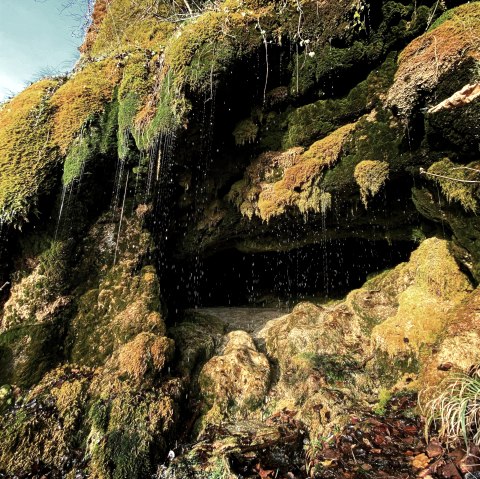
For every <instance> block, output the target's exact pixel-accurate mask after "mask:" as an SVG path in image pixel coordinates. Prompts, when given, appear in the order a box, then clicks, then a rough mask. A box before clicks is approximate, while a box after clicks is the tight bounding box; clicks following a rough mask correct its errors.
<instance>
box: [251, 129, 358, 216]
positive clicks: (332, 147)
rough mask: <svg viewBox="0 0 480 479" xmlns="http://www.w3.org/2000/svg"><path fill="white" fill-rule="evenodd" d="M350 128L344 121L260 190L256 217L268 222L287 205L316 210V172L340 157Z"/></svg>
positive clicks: (319, 206) (318, 172) (318, 191)
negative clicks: (273, 182)
mask: <svg viewBox="0 0 480 479" xmlns="http://www.w3.org/2000/svg"><path fill="white" fill-rule="evenodd" d="M354 128H355V125H354V124H347V125H345V126H342V127H341V128H339V129H338V130H335V131H334V132H333V133H332V134H330V135H329V136H327V137H326V138H323V139H321V140H319V141H317V142H315V143H314V144H313V145H312V146H311V147H310V148H309V149H308V150H307V151H306V152H305V153H303V155H302V157H301V159H300V161H299V162H298V163H296V164H294V165H292V166H291V167H290V168H287V169H286V170H285V171H284V174H283V178H282V179H281V180H280V181H278V182H276V183H275V184H274V185H273V187H271V188H268V189H264V190H263V191H262V192H261V193H260V195H259V197H258V210H259V215H260V217H261V218H262V219H264V220H267V221H268V220H269V219H270V218H271V217H272V216H278V215H280V214H282V213H284V212H285V208H286V207H287V206H297V207H298V208H299V209H300V211H302V212H305V211H306V210H309V209H313V210H315V211H320V210H321V209H322V208H321V204H320V202H321V196H322V192H321V191H320V190H318V188H317V186H318V185H317V183H318V182H319V180H320V179H321V178H320V175H321V173H322V171H323V170H325V169H327V168H329V167H331V166H332V165H333V164H334V163H335V162H336V161H337V160H338V159H339V158H340V155H341V152H342V149H343V147H344V144H345V142H346V141H347V139H348V137H349V135H350V134H351V133H352V132H353V130H354ZM317 200H318V201H317ZM317 203H318V204H317Z"/></svg>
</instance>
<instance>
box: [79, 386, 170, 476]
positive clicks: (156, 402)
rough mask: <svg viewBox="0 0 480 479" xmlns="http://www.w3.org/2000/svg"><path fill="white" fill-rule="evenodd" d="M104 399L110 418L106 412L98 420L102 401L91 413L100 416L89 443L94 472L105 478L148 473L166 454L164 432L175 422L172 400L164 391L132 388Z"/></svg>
mask: <svg viewBox="0 0 480 479" xmlns="http://www.w3.org/2000/svg"><path fill="white" fill-rule="evenodd" d="M104 401H105V403H107V402H108V403H109V404H108V410H109V414H108V419H107V418H106V417H105V416H104V413H103V412H102V413H101V418H100V419H101V420H100V421H99V420H98V419H99V418H98V402H97V403H94V405H93V406H92V408H95V411H92V409H91V410H90V413H89V414H90V417H95V418H96V419H95V421H96V422H95V423H94V427H93V428H92V431H91V433H90V438H89V445H88V450H89V453H90V454H91V463H90V472H91V473H92V474H93V475H94V476H95V477H99V478H101V479H122V478H125V477H129V478H132V479H135V478H137V479H140V478H143V477H146V476H148V475H149V474H151V473H152V472H153V471H152V469H153V463H152V462H151V461H152V459H155V458H158V457H161V456H160V455H161V454H164V453H165V441H164V440H163V439H162V434H163V432H164V431H165V430H167V429H168V427H169V424H170V421H171V417H172V414H173V407H174V406H173V404H172V402H171V401H170V400H169V399H168V398H166V397H163V395H162V393H161V392H160V391H151V392H144V393H141V394H138V393H135V392H133V391H129V390H128V388H124V389H123V390H122V391H121V393H120V394H119V395H116V397H111V398H109V399H105V400H104ZM102 407H104V406H102Z"/></svg>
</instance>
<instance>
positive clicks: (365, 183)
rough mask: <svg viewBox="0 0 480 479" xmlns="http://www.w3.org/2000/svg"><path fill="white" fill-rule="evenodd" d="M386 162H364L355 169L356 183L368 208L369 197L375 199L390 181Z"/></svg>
mask: <svg viewBox="0 0 480 479" xmlns="http://www.w3.org/2000/svg"><path fill="white" fill-rule="evenodd" d="M388 169H389V168H388V163H387V162H386V161H372V160H364V161H361V162H360V163H358V165H357V166H356V167H355V173H354V177H355V181H356V182H357V184H358V186H359V187H360V198H361V199H362V203H363V204H364V205H365V207H367V205H368V199H369V197H371V198H373V197H374V196H375V195H376V194H377V193H378V192H379V191H380V189H381V188H382V186H383V185H384V184H385V182H386V181H387V179H388Z"/></svg>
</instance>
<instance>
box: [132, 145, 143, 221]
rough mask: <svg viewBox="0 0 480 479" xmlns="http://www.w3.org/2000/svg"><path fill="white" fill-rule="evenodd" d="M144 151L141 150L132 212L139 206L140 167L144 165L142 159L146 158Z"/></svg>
mask: <svg viewBox="0 0 480 479" xmlns="http://www.w3.org/2000/svg"><path fill="white" fill-rule="evenodd" d="M143 155H144V154H143V152H140V155H139V159H138V166H137V173H136V174H135V186H134V189H133V202H132V214H133V212H134V210H135V207H136V206H137V193H138V183H139V181H140V169H141V167H142V160H143V159H144V156H143Z"/></svg>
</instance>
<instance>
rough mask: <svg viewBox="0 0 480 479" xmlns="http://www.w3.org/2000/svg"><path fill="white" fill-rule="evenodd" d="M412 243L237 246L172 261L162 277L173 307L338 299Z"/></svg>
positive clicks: (406, 251)
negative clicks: (260, 249) (251, 249)
mask: <svg viewBox="0 0 480 479" xmlns="http://www.w3.org/2000/svg"><path fill="white" fill-rule="evenodd" d="M415 246H416V245H415V243H413V242H407V241H401V242H394V243H388V242H387V241H371V240H363V239H347V240H332V241H328V242H326V243H324V244H315V245H309V246H304V247H302V248H298V249H294V250H290V251H281V252H265V253H244V252H240V251H238V250H235V249H228V250H223V251H219V252H218V253H215V254H212V255H210V256H208V257H205V258H202V257H197V258H195V259H193V260H189V261H185V262H183V263H177V264H174V265H171V267H170V268H169V271H168V272H166V273H165V274H164V278H163V281H162V285H163V289H164V295H166V299H167V301H168V303H169V304H170V305H171V307H173V308H174V310H180V309H186V308H191V307H213V306H248V305H250V306H269V307H290V306H293V305H294V304H295V303H296V302H298V301H300V300H306V299H311V300H313V299H317V300H323V299H337V298H341V297H343V296H344V295H345V294H346V293H348V292H349V291H351V290H352V289H355V288H358V287H359V286H361V285H362V284H363V283H364V282H365V280H366V279H367V276H368V275H370V274H372V273H375V272H379V271H382V270H384V269H387V268H391V267H393V266H395V265H397V264H398V263H400V262H402V261H406V260H407V259H408V257H409V255H410V253H411V252H412V251H413V250H414V248H415Z"/></svg>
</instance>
